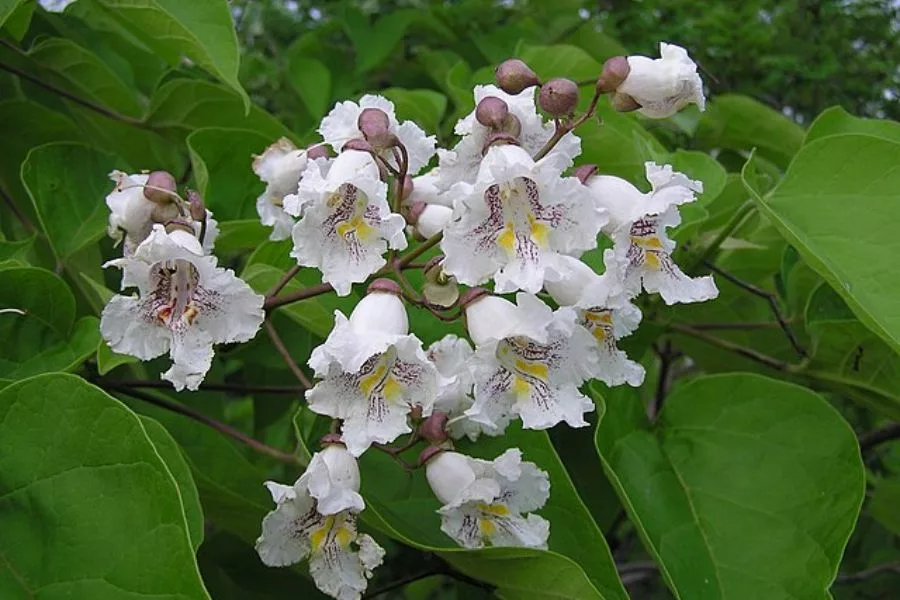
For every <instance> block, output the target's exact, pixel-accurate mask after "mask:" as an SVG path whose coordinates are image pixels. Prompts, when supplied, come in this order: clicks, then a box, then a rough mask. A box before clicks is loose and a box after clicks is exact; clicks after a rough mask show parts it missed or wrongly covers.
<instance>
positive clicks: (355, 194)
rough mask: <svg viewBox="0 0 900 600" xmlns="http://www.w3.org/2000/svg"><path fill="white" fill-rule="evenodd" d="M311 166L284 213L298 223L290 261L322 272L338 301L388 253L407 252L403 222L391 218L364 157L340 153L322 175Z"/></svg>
mask: <svg viewBox="0 0 900 600" xmlns="http://www.w3.org/2000/svg"><path fill="white" fill-rule="evenodd" d="M322 168H323V167H321V166H320V165H319V164H318V163H317V162H316V161H314V162H311V163H310V164H309V166H308V168H307V170H306V172H305V174H304V176H303V179H302V180H301V181H300V184H299V186H298V190H297V194H296V195H293V196H288V197H287V198H285V200H284V210H285V211H286V212H287V213H288V214H290V215H294V216H300V215H301V213H302V217H301V218H300V220H299V221H298V222H297V224H296V225H294V229H293V233H292V237H293V240H294V250H293V251H292V252H291V256H293V257H294V258H296V259H297V262H298V263H299V264H300V265H303V266H305V267H315V268H317V269H319V270H320V271H322V281H325V282H327V283H330V284H331V285H332V286H333V287H334V289H335V291H336V292H337V294H338V295H339V296H346V295H347V294H349V293H350V289H351V286H352V284H354V283H359V282H362V281H365V280H366V279H367V278H368V277H369V275H371V274H372V273H374V272H375V271H377V270H378V269H380V268H381V267H383V266H384V265H385V264H386V261H385V259H384V256H383V255H384V254H385V252H387V249H388V247H389V246H390V247H391V248H393V249H395V250H403V249H404V248H406V236H405V235H404V233H403V228H404V227H405V225H406V222H405V221H404V220H403V217H402V216H400V215H398V214H396V213H392V212H391V208H390V206H389V205H388V202H387V185H386V184H385V183H384V182H383V181H381V180H380V179H379V176H378V167H377V165H376V164H375V161H374V160H373V159H372V157H371V156H370V155H369V154H368V153H367V152H360V151H357V150H348V151H346V152H343V153H341V155H340V156H338V157H337V158H336V159H334V161H333V162H332V163H331V166H330V167H329V168H328V173H327V175H324V174H323V172H322Z"/></svg>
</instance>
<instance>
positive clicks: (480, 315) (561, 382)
mask: <svg viewBox="0 0 900 600" xmlns="http://www.w3.org/2000/svg"><path fill="white" fill-rule="evenodd" d="M516 303H517V304H513V303H512V302H509V301H508V300H505V299H503V298H498V297H496V296H488V297H482V298H479V299H477V300H474V301H472V302H470V303H468V305H467V306H466V308H465V311H466V325H467V327H468V332H469V337H471V339H472V341H473V342H475V357H474V359H473V364H474V365H475V367H474V369H475V371H474V372H475V403H474V404H473V405H472V408H470V409H468V410H467V411H466V413H465V414H466V415H467V416H468V417H469V418H471V419H472V420H473V421H476V422H479V423H483V424H484V425H485V426H487V427H490V428H491V429H492V430H495V431H496V430H500V431H502V430H504V429H505V428H506V426H507V425H508V424H509V422H510V421H511V420H512V419H513V418H514V417H517V416H518V417H521V419H522V425H523V427H525V428H526V429H548V428H550V427H553V426H554V425H556V424H557V423H559V422H560V421H565V422H566V423H568V424H569V425H570V426H572V427H584V426H585V425H587V421H585V420H584V414H585V413H586V412H589V411H591V410H593V409H594V404H593V402H591V401H590V399H588V398H587V397H586V396H584V395H583V394H582V393H581V392H579V391H578V387H579V386H580V385H581V384H582V383H584V382H585V381H586V380H588V379H591V378H593V377H596V376H597V375H598V374H599V365H598V364H597V353H596V352H594V351H593V348H594V339H593V338H592V337H591V335H590V334H589V333H588V332H587V330H585V329H584V328H583V327H580V326H578V324H577V323H576V317H577V315H576V313H575V311H574V310H573V309H571V308H565V307H564V308H560V309H557V310H556V311H553V310H551V309H550V308H549V307H548V306H547V305H546V304H544V303H543V302H541V301H540V300H538V299H537V298H536V297H535V296H532V295H530V294H524V293H519V294H518V295H517V296H516Z"/></svg>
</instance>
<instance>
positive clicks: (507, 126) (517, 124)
mask: <svg viewBox="0 0 900 600" xmlns="http://www.w3.org/2000/svg"><path fill="white" fill-rule="evenodd" d="M500 131H501V132H502V133H508V134H509V135H511V136H513V137H514V138H518V137H519V136H520V135H521V134H522V122H521V121H519V117H517V116H516V115H514V114H512V113H507V115H506V118H505V119H503V125H502V126H501V127H500Z"/></svg>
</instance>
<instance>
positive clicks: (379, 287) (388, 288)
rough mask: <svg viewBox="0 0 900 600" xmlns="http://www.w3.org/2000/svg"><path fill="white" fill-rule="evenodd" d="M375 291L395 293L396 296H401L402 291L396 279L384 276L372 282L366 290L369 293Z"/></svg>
mask: <svg viewBox="0 0 900 600" xmlns="http://www.w3.org/2000/svg"><path fill="white" fill-rule="evenodd" d="M374 292H382V293H385V294H394V295H395V296H400V295H401V294H402V291H401V290H400V286H399V285H398V284H397V282H396V281H394V280H392V279H385V278H383V277H381V278H379V279H376V280H375V281H373V282H372V283H370V284H369V287H368V289H367V290H366V293H367V294H371V293H374Z"/></svg>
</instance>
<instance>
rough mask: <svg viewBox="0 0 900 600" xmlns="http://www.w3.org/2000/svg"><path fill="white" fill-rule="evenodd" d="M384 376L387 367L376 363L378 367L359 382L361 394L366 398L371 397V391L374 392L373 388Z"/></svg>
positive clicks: (381, 362)
mask: <svg viewBox="0 0 900 600" xmlns="http://www.w3.org/2000/svg"><path fill="white" fill-rule="evenodd" d="M386 375H387V366H386V365H385V364H384V362H383V361H378V365H377V366H376V367H375V369H374V370H373V371H372V372H371V373H369V374H368V375H366V376H365V377H363V378H362V379H361V380H360V382H359V389H360V390H362V393H363V394H365V395H366V396H371V395H372V391H374V389H375V387H376V386H377V385H378V384H379V383H381V381H382V380H383V379H384V378H385V376H386ZM385 387H387V386H385Z"/></svg>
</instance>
